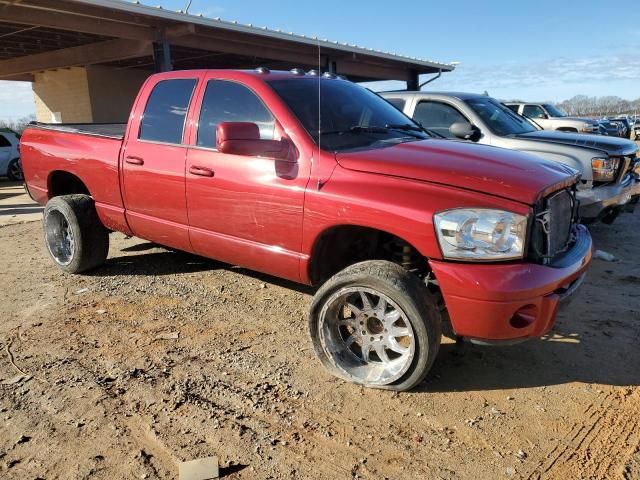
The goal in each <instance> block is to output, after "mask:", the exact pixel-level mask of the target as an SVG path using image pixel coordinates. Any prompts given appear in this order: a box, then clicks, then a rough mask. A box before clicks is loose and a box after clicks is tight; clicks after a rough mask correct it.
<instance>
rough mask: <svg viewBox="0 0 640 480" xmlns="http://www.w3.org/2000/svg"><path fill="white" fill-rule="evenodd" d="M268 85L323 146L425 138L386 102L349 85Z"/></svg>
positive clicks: (309, 81)
mask: <svg viewBox="0 0 640 480" xmlns="http://www.w3.org/2000/svg"><path fill="white" fill-rule="evenodd" d="M267 83H268V84H269V85H270V86H271V88H273V90H274V91H275V92H276V93H277V94H278V96H280V98H281V99H282V100H283V101H284V103H286V104H287V106H288V107H289V109H291V111H292V112H293V114H294V115H295V116H296V117H297V118H298V120H299V121H300V123H301V124H302V126H303V127H304V129H305V130H306V131H307V133H309V135H310V136H311V137H312V138H313V140H314V142H315V143H316V144H317V145H320V146H321V148H322V149H324V150H328V151H332V152H337V151H343V150H351V149H366V148H382V147H384V146H388V145H393V144H396V143H402V142H410V141H416V140H423V139H426V138H429V135H427V134H426V133H425V132H424V130H423V129H422V127H420V126H419V125H418V124H416V123H415V122H414V121H413V120H411V119H410V118H409V117H407V116H405V115H404V114H403V113H402V112H400V111H398V110H397V109H396V108H395V107H394V106H392V105H391V104H389V103H388V102H387V101H386V100H384V99H382V98H380V97H379V96H378V95H376V94H375V93H373V92H371V91H369V90H367V89H365V88H363V87H361V86H359V85H356V84H354V83H351V82H348V81H345V80H337V79H325V78H296V79H285V80H271V81H268V82H267Z"/></svg>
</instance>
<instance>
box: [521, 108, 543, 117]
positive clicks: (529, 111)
mask: <svg viewBox="0 0 640 480" xmlns="http://www.w3.org/2000/svg"><path fill="white" fill-rule="evenodd" d="M522 114H523V115H524V116H525V117H529V118H545V117H546V114H545V113H544V110H543V109H542V107H541V106H539V105H525V106H524V109H523V110H522Z"/></svg>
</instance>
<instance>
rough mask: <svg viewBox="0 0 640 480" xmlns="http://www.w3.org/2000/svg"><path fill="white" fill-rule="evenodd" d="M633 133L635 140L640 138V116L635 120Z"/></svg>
mask: <svg viewBox="0 0 640 480" xmlns="http://www.w3.org/2000/svg"><path fill="white" fill-rule="evenodd" d="M633 135H634V138H635V140H636V141H637V140H640V118H638V119H636V121H635V122H633Z"/></svg>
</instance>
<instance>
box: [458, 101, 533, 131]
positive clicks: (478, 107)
mask: <svg viewBox="0 0 640 480" xmlns="http://www.w3.org/2000/svg"><path fill="white" fill-rule="evenodd" d="M465 103H466V104H467V105H469V107H471V109H472V110H473V111H474V112H476V114H477V115H478V116H479V117H480V118H482V120H484V122H485V123H486V124H487V127H489V129H490V130H491V131H492V132H493V133H495V134H496V135H501V136H507V135H520V134H522V133H530V132H535V131H537V129H536V128H535V127H534V126H533V125H531V123H529V121H528V120H527V119H526V118H524V117H521V116H520V115H518V114H517V113H514V112H513V111H512V110H511V109H509V108H507V107H505V106H504V105H502V104H501V103H500V102H498V101H497V100H494V99H492V98H488V97H486V98H484V97H483V98H470V99H468V100H465Z"/></svg>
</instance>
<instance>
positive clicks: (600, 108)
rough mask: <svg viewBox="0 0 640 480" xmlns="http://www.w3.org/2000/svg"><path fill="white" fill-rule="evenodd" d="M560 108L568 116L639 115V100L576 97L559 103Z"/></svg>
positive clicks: (609, 97) (608, 97) (611, 97)
mask: <svg viewBox="0 0 640 480" xmlns="http://www.w3.org/2000/svg"><path fill="white" fill-rule="evenodd" d="M558 106H559V107H560V108H562V109H563V110H564V111H566V112H567V113H568V114H570V115H586V116H594V117H597V116H605V115H609V116H611V115H623V114H637V113H640V98H638V99H636V100H625V99H624V98H620V97H615V96H606V97H589V96H587V95H576V96H575V97H572V98H570V99H569V100H565V101H564V102H560V103H559V104H558Z"/></svg>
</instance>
